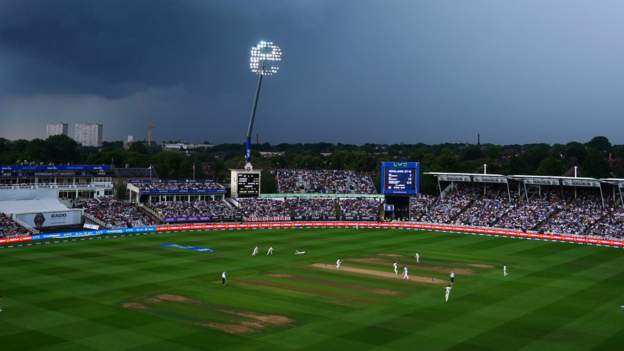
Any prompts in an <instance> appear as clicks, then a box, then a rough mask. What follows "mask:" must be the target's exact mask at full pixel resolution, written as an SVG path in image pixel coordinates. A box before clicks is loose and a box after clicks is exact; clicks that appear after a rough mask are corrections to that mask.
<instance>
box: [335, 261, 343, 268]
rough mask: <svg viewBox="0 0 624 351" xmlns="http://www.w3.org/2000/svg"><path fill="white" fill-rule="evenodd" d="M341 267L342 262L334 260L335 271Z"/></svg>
mask: <svg viewBox="0 0 624 351" xmlns="http://www.w3.org/2000/svg"><path fill="white" fill-rule="evenodd" d="M341 265H342V260H341V259H337V260H336V269H340V266H341Z"/></svg>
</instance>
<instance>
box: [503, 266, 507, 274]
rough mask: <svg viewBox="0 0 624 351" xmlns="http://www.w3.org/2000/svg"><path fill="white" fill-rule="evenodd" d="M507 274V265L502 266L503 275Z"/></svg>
mask: <svg viewBox="0 0 624 351" xmlns="http://www.w3.org/2000/svg"><path fill="white" fill-rule="evenodd" d="M506 276H507V266H503V277H506Z"/></svg>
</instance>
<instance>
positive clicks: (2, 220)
mask: <svg viewBox="0 0 624 351" xmlns="http://www.w3.org/2000/svg"><path fill="white" fill-rule="evenodd" d="M28 234H30V231H29V230H28V229H26V228H24V227H22V226H21V225H20V224H19V223H17V222H15V221H14V220H13V219H11V217H9V216H7V215H5V214H4V213H0V238H3V237H13V236H18V235H28Z"/></svg>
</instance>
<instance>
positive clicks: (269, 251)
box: [267, 246, 273, 255]
mask: <svg viewBox="0 0 624 351" xmlns="http://www.w3.org/2000/svg"><path fill="white" fill-rule="evenodd" d="M267 255H273V246H271V247H269V250H268V251H267Z"/></svg>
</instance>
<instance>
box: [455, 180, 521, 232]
mask: <svg viewBox="0 0 624 351" xmlns="http://www.w3.org/2000/svg"><path fill="white" fill-rule="evenodd" d="M473 194H474V200H473V201H472V203H471V204H470V206H469V207H468V208H466V209H465V210H464V211H463V212H462V213H460V214H459V216H458V217H457V219H456V220H455V223H456V224H463V225H470V226H478V227H486V226H491V225H492V224H494V223H496V222H497V221H498V219H499V218H501V217H503V216H504V215H505V214H506V213H507V210H508V209H509V205H510V201H509V194H508V193H507V189H506V188H505V189H502V188H501V189H489V191H485V193H484V194H483V195H479V192H478V190H477V191H473Z"/></svg>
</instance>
